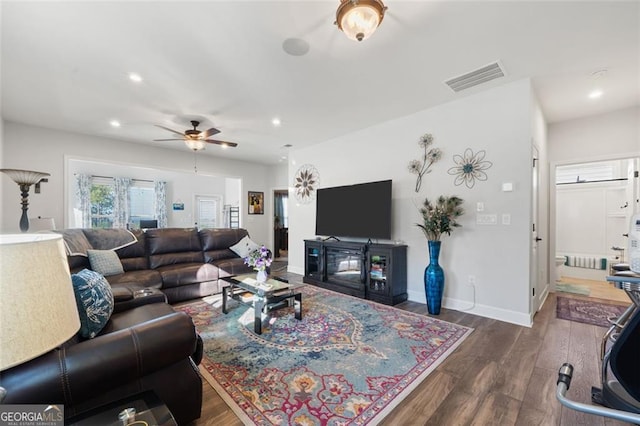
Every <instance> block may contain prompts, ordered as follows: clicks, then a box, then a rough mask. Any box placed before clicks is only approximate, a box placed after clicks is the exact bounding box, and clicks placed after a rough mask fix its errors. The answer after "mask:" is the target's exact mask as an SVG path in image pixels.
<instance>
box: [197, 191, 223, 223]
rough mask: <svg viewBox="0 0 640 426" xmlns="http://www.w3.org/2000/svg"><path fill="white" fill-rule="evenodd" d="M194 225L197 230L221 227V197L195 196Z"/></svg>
mask: <svg viewBox="0 0 640 426" xmlns="http://www.w3.org/2000/svg"><path fill="white" fill-rule="evenodd" d="M194 204H195V206H196V208H195V218H194V219H195V221H194V222H195V225H196V226H197V227H198V229H206V228H220V227H222V224H221V220H222V196H221V195H195V203H194Z"/></svg>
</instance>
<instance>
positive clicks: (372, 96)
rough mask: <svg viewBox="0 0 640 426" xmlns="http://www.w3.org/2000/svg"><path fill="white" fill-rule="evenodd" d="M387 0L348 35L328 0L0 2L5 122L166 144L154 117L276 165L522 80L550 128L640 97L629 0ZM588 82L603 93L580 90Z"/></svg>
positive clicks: (639, 29)
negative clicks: (368, 25)
mask: <svg viewBox="0 0 640 426" xmlns="http://www.w3.org/2000/svg"><path fill="white" fill-rule="evenodd" d="M385 3H386V5H387V6H388V8H389V9H388V11H387V14H386V16H385V18H384V21H383V23H382V25H381V26H380V28H379V29H378V31H377V32H376V33H375V34H374V35H373V36H372V37H371V38H370V39H369V40H365V41H363V42H361V43H358V42H354V41H351V40H348V39H347V38H346V37H345V36H344V34H342V33H341V32H340V31H338V30H337V28H336V27H335V26H334V25H333V21H334V19H335V10H336V8H337V6H338V4H339V2H338V0H331V1H315V2H311V1H279V2H274V1H252V2H249V1H237V0H236V1H196V2H187V1H181V2H175V1H174V2H169V1H155V2H152V1H140V2H134V1H127V2H124V1H110V2H95V1H70V2H60V1H51V0H49V1H44V2H34V1H2V3H1V10H0V13H1V15H2V28H1V37H2V40H1V42H2V53H1V55H2V56H1V60H2V64H1V65H2V68H1V72H2V76H1V77H2V80H1V82H2V99H1V101H2V115H3V117H4V119H6V120H11V121H16V122H21V123H27V124H33V125H38V126H42V127H47V128H53V129H61V130H67V131H72V132H79V133H85V134H90V135H97V136H103V137H108V138H115V139H123V140H128V141H133V142H140V143H147V144H156V145H157V146H163V147H167V148H174V149H179V150H186V149H187V148H186V147H185V146H184V144H182V142H179V141H178V142H152V141H151V140H152V139H159V138H168V137H171V134H170V133H168V132H166V131H164V130H162V129H159V128H157V127H154V126H153V125H154V124H159V125H164V126H167V127H170V128H173V129H177V130H180V131H182V130H185V129H187V128H188V127H189V120H192V119H199V120H200V121H202V122H203V124H202V126H201V129H206V128H208V127H212V126H216V127H218V128H219V129H220V130H222V133H220V134H219V135H217V136H216V137H215V138H216V139H223V140H229V141H233V142H237V143H238V144H239V147H238V148H233V149H226V150H223V149H221V148H220V147H218V146H213V145H211V146H208V147H207V150H206V153H208V154H213V155H220V156H224V157H228V158H236V159H244V160H248V161H256V162H261V163H267V164H275V163H277V162H278V161H279V160H280V158H281V156H283V155H286V153H287V149H286V148H283V146H284V145H285V144H292V145H293V146H294V148H298V147H303V146H307V145H309V144H313V143H318V142H321V141H324V140H327V139H330V138H333V137H336V136H339V135H342V134H345V133H348V132H351V131H354V130H358V129H361V128H365V127H369V126H372V125H374V124H376V123H378V122H381V121H386V120H390V119H393V118H396V117H401V116H404V115H408V114H411V113H413V112H416V111H420V110H423V109H426V108H429V107H432V106H434V105H438V104H441V103H444V102H448V101H451V100H454V99H457V98H460V97H463V96H468V95H469V94H473V93H477V92H478V91H481V90H486V89H488V88H491V87H495V86H497V85H501V84H505V83H508V82H511V81H515V80H518V79H522V78H527V77H530V78H531V79H532V81H533V85H534V88H535V90H536V93H537V95H538V98H539V100H540V103H541V105H542V108H543V111H544V114H545V116H546V118H547V120H548V121H549V122H558V121H564V120H569V119H573V118H577V117H582V116H587V115H593V114H599V113H603V112H607V111H611V110H616V109H621V108H627V107H630V106H634V105H640V2H638V1H627V2H617V1H589V2H587V1H585V2H578V1H567V2H557V1H516V0H512V1H501V2H487V1H475V2H461V1H399V0H387V1H386V2H385ZM292 37H293V38H300V39H303V40H305V41H306V42H308V43H309V46H310V50H309V52H308V53H307V54H306V55H304V56H291V55H288V54H287V53H285V52H284V50H283V48H282V44H283V42H284V40H285V39H287V38H292ZM496 60H499V61H500V62H501V63H502V64H503V65H504V68H505V70H506V72H507V76H506V77H504V78H502V79H499V80H494V81H492V82H490V83H485V84H483V85H481V86H478V87H475V88H472V89H470V90H467V91H464V92H461V93H457V94H456V93H453V92H452V91H451V89H449V88H448V87H447V86H446V85H445V84H444V83H443V82H444V81H445V80H448V79H449V78H451V77H455V76H458V75H460V74H463V73H466V72H468V71H472V70H474V69H476V68H479V67H481V66H484V65H487V64H488V63H490V62H493V61H496ZM601 69H607V70H608V72H607V74H606V75H605V76H604V77H602V78H600V79H597V80H596V79H595V78H593V77H592V75H591V74H592V73H593V72H595V71H598V70H601ZM132 71H134V72H137V73H139V74H140V75H141V76H142V77H143V79H144V81H143V82H142V83H140V84H134V83H132V82H131V81H130V80H129V79H128V73H129V72H132ZM595 86H600V87H601V88H602V89H603V90H604V95H603V96H602V97H601V98H600V99H598V100H592V99H588V97H587V95H588V93H589V92H590V91H591V90H592V89H593V88H594V87H595ZM276 116H277V117H279V118H280V119H281V120H282V126H280V127H278V128H276V127H274V126H273V125H272V124H271V120H272V118H273V117H276ZM112 119H117V120H119V121H120V122H121V123H122V127H120V128H117V129H116V128H112V127H111V126H110V125H109V121H110V120H112ZM43 143H46V141H43Z"/></svg>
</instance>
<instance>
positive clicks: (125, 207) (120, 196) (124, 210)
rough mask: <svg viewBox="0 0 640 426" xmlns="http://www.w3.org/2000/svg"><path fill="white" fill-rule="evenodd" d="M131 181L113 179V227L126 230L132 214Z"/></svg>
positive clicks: (121, 178) (128, 179)
mask: <svg viewBox="0 0 640 426" xmlns="http://www.w3.org/2000/svg"><path fill="white" fill-rule="evenodd" d="M130 187H131V179H130V178H123V177H115V178H113V192H114V194H113V227H114V228H126V227H127V224H128V223H129V217H130V214H131V209H130V207H129V206H130V205H131V201H130V199H129V188H130Z"/></svg>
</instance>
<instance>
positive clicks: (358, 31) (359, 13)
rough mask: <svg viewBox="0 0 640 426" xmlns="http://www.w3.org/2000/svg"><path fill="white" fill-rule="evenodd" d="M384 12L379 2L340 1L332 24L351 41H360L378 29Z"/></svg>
mask: <svg viewBox="0 0 640 426" xmlns="http://www.w3.org/2000/svg"><path fill="white" fill-rule="evenodd" d="M386 10H387V7H386V6H385V5H384V4H383V3H382V1H381V0H340V6H338V10H337V12H336V22H335V23H334V24H335V25H337V26H338V28H339V29H340V30H341V31H342V32H343V33H345V34H346V35H347V37H349V38H350V39H351V40H357V41H362V40H365V39H367V38H369V37H371V34H373V33H374V31H375V30H376V29H377V28H378V26H379V25H380V23H381V22H382V18H384V12H385V11H386Z"/></svg>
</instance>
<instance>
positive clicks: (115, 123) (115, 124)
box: [109, 120, 121, 127]
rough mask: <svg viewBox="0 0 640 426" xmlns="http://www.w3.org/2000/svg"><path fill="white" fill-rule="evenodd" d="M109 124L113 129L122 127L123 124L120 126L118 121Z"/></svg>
mask: <svg viewBox="0 0 640 426" xmlns="http://www.w3.org/2000/svg"><path fill="white" fill-rule="evenodd" d="M109 124H111V127H120V126H121V124H120V122H119V121H118V120H111V121H110V122H109Z"/></svg>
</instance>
